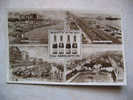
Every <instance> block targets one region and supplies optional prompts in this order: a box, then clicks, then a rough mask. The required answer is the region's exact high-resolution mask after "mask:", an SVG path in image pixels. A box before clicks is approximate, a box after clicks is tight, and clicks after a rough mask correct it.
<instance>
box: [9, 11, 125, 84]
mask: <svg viewBox="0 0 133 100" xmlns="http://www.w3.org/2000/svg"><path fill="white" fill-rule="evenodd" d="M120 23H121V17H120V15H118V14H113V13H103V12H101V13H100V12H92V11H91V12H89V11H76V10H59V9H58V10H52V9H47V10H35V9H34V10H11V11H9V12H8V39H9V67H8V73H7V74H8V82H9V83H31V84H59V85H63V84H64V85H125V84H126V70H125V69H126V67H125V65H124V57H123V41H122V34H123V33H122V31H121V25H120Z"/></svg>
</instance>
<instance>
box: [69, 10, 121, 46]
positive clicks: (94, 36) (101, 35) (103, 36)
mask: <svg viewBox="0 0 133 100" xmlns="http://www.w3.org/2000/svg"><path fill="white" fill-rule="evenodd" d="M67 16H68V19H73V21H74V22H75V24H76V25H78V26H79V27H80V28H81V30H82V31H83V32H84V33H85V34H86V35H87V37H88V38H89V39H90V40H91V41H112V43H115V44H120V43H121V42H120V41H119V40H118V39H116V38H115V37H113V36H111V35H109V34H108V33H105V32H104V31H102V30H99V29H96V28H89V27H88V25H87V23H86V21H84V20H83V19H81V18H79V17H77V16H76V15H74V14H71V13H70V12H67Z"/></svg>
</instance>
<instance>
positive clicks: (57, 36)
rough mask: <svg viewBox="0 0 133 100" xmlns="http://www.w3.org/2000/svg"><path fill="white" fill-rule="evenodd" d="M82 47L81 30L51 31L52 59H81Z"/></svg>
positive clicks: (50, 46) (50, 47)
mask: <svg viewBox="0 0 133 100" xmlns="http://www.w3.org/2000/svg"><path fill="white" fill-rule="evenodd" d="M80 47H81V32H80V31H79V30H67V31H66V30H49V56H50V57H62V58H63V57H80V55H81V51H80V50H81V49H80Z"/></svg>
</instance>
